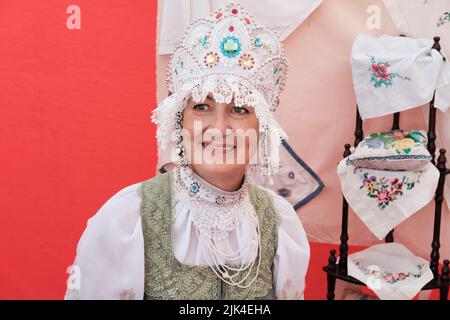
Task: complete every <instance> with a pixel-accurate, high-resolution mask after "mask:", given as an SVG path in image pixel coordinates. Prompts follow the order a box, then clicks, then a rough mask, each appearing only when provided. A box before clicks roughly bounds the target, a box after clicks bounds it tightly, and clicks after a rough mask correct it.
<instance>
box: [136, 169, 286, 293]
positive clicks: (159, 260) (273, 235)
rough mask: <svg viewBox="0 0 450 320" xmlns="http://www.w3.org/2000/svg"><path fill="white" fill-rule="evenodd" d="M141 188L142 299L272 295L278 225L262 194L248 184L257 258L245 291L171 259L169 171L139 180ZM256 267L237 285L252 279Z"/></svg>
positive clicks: (206, 269)
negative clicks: (258, 240)
mask: <svg viewBox="0 0 450 320" xmlns="http://www.w3.org/2000/svg"><path fill="white" fill-rule="evenodd" d="M141 187H142V202H141V216H142V231H143V235H144V244H145V287H144V292H145V294H144V298H145V299H186V300H190V299H203V300H217V299H226V300H232V299H233V300H234V299H239V300H243V299H273V298H274V297H275V296H274V288H273V284H272V266H273V261H274V258H275V253H276V249H277V239H278V236H277V235H278V233H277V232H278V221H277V215H276V212H275V210H274V208H273V204H272V200H271V197H270V195H269V194H268V193H267V192H266V191H264V190H262V189H261V188H259V187H257V186H253V185H249V195H250V201H251V203H252V205H253V206H254V208H255V210H256V212H257V215H258V218H259V224H260V232H261V253H262V254H261V255H262V259H261V266H260V270H259V274H258V277H257V279H256V280H255V281H254V282H253V283H252V284H251V286H250V287H248V288H239V287H237V286H231V285H228V284H226V283H224V282H223V281H222V280H221V279H220V278H218V277H217V276H216V274H215V273H214V271H213V270H211V268H210V267H209V266H191V265H185V264H182V263H180V262H179V261H178V260H177V259H176V258H175V256H174V254H173V251H172V242H171V227H172V225H173V214H172V173H170V172H169V173H164V174H160V175H158V176H156V177H154V178H152V179H149V180H147V181H144V182H142V184H141ZM256 263H257V262H256ZM256 263H255V265H254V266H253V268H252V271H251V274H250V276H249V277H248V278H247V279H246V280H245V281H244V282H243V284H246V283H248V281H250V280H251V279H253V278H254V275H255V272H256ZM243 273H246V272H243ZM238 277H240V275H239V276H238ZM238 277H236V278H238Z"/></svg>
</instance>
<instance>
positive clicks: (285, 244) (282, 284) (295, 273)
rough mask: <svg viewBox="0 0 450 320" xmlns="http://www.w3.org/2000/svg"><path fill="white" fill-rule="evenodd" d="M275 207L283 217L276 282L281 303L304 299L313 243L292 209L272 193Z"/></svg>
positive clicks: (281, 219)
mask: <svg viewBox="0 0 450 320" xmlns="http://www.w3.org/2000/svg"><path fill="white" fill-rule="evenodd" d="M265 190H268V191H269V192H270V193H271V194H272V196H273V205H274V208H275V210H276V212H277V213H278V216H279V227H278V248H277V252H276V255H275V261H274V269H273V282H274V286H275V294H276V297H277V299H283V300H296V299H304V291H305V276H306V272H307V270H308V264H309V255H310V250H309V243H308V239H307V237H306V233H305V230H304V229H303V225H302V223H301V221H300V219H299V217H298V216H297V213H296V212H295V210H294V208H293V207H292V205H291V204H290V203H289V202H288V201H287V200H286V199H284V198H283V197H281V196H280V195H278V194H276V193H275V192H273V191H272V190H269V189H265Z"/></svg>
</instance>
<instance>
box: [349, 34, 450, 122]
mask: <svg viewBox="0 0 450 320" xmlns="http://www.w3.org/2000/svg"><path fill="white" fill-rule="evenodd" d="M432 46H433V40H430V39H413V38H407V37H393V36H387V35H384V36H381V37H379V38H374V37H370V36H367V35H364V34H360V35H358V36H357V37H356V40H355V42H354V43H353V47H352V52H351V65H352V75H353V85H354V87H355V93H356V100H357V103H358V108H359V112H360V114H361V118H362V119H363V120H365V119H370V118H376V117H379V116H384V115H388V114H392V113H395V112H400V111H403V110H407V109H411V108H415V107H418V106H421V105H424V104H426V103H428V102H430V101H431V99H432V98H433V94H434V91H435V90H436V98H435V107H436V108H439V109H440V110H442V111H443V112H446V111H447V109H448V108H449V106H450V65H449V63H448V62H444V59H443V56H442V55H441V53H439V52H438V51H437V50H434V49H431V47H432Z"/></svg>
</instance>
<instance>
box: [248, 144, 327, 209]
mask: <svg viewBox="0 0 450 320" xmlns="http://www.w3.org/2000/svg"><path fill="white" fill-rule="evenodd" d="M282 145H283V148H280V169H279V170H278V171H277V173H276V174H275V175H273V176H272V177H271V179H272V181H271V182H272V183H270V182H269V180H268V179H266V178H265V177H263V176H261V175H256V174H251V172H249V173H250V174H251V175H250V176H249V181H251V182H252V183H254V184H257V185H262V186H264V187H265V188H267V189H270V190H272V191H274V192H275V193H277V194H278V195H280V196H282V197H283V198H285V199H286V200H288V201H289V203H290V204H292V206H293V207H294V209H295V210H297V209H298V208H300V207H301V206H303V205H305V204H306V203H308V202H309V201H310V200H312V199H313V198H314V197H316V196H317V195H318V194H319V193H320V192H321V191H322V190H323V188H324V187H325V186H324V184H323V182H322V180H321V179H320V178H319V176H318V175H317V174H316V173H315V172H314V171H313V170H312V169H311V168H310V167H309V166H308V165H307V164H306V163H305V162H304V161H303V160H302V159H301V158H300V157H299V156H298V155H297V154H296V153H295V151H294V150H293V149H292V147H291V146H290V145H289V144H288V143H287V142H286V141H283V143H282Z"/></svg>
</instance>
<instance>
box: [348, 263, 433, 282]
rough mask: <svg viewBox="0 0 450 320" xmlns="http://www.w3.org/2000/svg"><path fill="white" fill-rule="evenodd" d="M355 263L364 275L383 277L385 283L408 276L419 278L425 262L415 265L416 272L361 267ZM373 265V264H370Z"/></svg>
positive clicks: (404, 278)
mask: <svg viewBox="0 0 450 320" xmlns="http://www.w3.org/2000/svg"><path fill="white" fill-rule="evenodd" d="M355 264H356V265H357V266H358V268H359V269H360V270H361V271H362V272H364V274H365V275H368V276H371V277H374V278H376V279H383V280H384V281H386V282H387V283H390V284H394V283H396V282H399V281H403V280H406V279H408V278H409V277H413V278H420V277H421V276H422V275H423V273H424V271H425V264H424V263H421V264H419V265H417V269H418V271H417V272H392V271H381V270H379V269H378V268H371V267H366V268H364V267H362V266H361V264H360V263H359V262H358V261H356V262H355ZM372 267H373V266H372Z"/></svg>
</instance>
